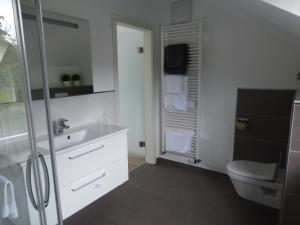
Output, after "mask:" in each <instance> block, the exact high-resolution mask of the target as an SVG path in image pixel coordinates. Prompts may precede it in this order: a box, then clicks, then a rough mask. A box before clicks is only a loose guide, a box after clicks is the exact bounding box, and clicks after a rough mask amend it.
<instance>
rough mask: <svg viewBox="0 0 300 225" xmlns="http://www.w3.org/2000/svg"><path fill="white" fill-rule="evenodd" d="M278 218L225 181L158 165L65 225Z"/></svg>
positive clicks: (221, 224)
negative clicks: (239, 193)
mask: <svg viewBox="0 0 300 225" xmlns="http://www.w3.org/2000/svg"><path fill="white" fill-rule="evenodd" d="M277 216H278V212H277V211H276V210H273V209H271V208H267V207H264V206H260V205H258V204H255V203H252V202H249V201H246V200H243V199H241V198H239V197H238V196H237V195H236V193H235V191H234V189H233V186H232V184H231V182H230V180H229V178H228V177H227V176H226V175H223V174H219V173H214V172H209V171H206V170H202V169H198V168H193V167H189V166H184V165H180V164H177V163H174V162H170V161H166V160H160V161H159V162H158V165H156V166H152V165H147V164H145V165H143V166H141V167H139V168H138V169H136V170H134V171H133V172H132V173H131V174H130V181H129V182H127V183H126V184H124V185H122V186H121V187H119V188H117V189H116V190H114V191H112V192H111V193H109V194H108V195H106V196H104V197H103V198H101V199H99V200H98V201H96V202H94V203H93V204H91V205H90V206H88V207H86V208H85V209H83V210H81V211H80V212H78V213H77V214H75V215H74V216H72V217H70V218H69V219H67V220H66V221H65V225H276V224H277Z"/></svg>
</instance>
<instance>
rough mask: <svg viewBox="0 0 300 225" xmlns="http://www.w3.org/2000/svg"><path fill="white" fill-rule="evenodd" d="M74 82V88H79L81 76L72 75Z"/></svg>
mask: <svg viewBox="0 0 300 225" xmlns="http://www.w3.org/2000/svg"><path fill="white" fill-rule="evenodd" d="M72 81H73V85H74V86H79V85H80V76H79V74H74V75H72Z"/></svg>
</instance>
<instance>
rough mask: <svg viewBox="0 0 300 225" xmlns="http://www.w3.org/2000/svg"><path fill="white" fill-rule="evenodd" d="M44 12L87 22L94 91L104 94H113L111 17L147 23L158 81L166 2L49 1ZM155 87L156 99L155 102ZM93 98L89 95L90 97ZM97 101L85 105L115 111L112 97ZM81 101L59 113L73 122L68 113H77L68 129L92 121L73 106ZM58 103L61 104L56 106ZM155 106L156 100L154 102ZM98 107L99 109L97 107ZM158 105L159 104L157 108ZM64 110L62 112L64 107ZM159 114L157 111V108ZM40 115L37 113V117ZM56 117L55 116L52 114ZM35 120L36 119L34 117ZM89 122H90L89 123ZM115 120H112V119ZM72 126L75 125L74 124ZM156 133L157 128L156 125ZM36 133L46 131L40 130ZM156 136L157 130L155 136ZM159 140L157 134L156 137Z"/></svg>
mask: <svg viewBox="0 0 300 225" xmlns="http://www.w3.org/2000/svg"><path fill="white" fill-rule="evenodd" d="M21 2H22V3H23V4H26V5H28V6H32V2H34V1H32V0H22V1H21ZM44 3H45V4H44V6H45V10H47V11H50V12H56V13H60V14H64V15H69V16H73V17H78V18H82V19H86V20H88V21H89V22H90V30H91V49H92V62H93V65H92V67H93V68H92V69H93V82H94V90H95V91H107V90H114V71H113V46H112V20H111V14H117V15H121V16H124V17H128V18H131V19H135V20H138V21H141V22H144V23H148V24H150V25H152V26H153V27H154V28H155V34H154V37H155V54H156V57H155V73H156V82H158V81H159V76H158V74H159V71H160V67H159V66H160V59H159V55H160V50H159V43H160V41H159V37H160V36H159V26H158V25H159V24H160V23H166V21H168V18H169V11H168V7H169V4H168V2H167V1H166V2H164V1H160V0H151V1H148V0H126V1H124V0H85V1H82V0H51V1H44ZM158 90H159V87H157V91H155V93H156V99H158V93H159V92H158ZM91 96H92V95H91ZM95 96H98V97H99V99H98V98H97V97H91V98H92V99H93V100H94V101H98V102H97V104H95V105H94V102H93V101H90V97H88V96H86V100H88V101H87V103H86V104H90V105H87V107H89V108H94V109H95V110H96V111H99V109H98V108H97V107H102V106H103V104H104V103H103V102H107V103H108V104H109V107H110V108H112V109H115V94H114V93H107V94H105V95H104V96H103V95H102V94H99V95H95ZM102 96H103V97H102ZM77 98H79V100H80V99H81V97H72V99H74V100H73V101H72V102H74V104H73V105H71V106H70V107H71V108H66V110H70V111H67V112H66V113H64V112H63V110H60V111H61V112H62V113H61V114H62V116H63V117H65V118H68V117H69V118H70V117H71V118H72V114H71V113H69V112H71V111H72V110H73V111H76V112H77V113H78V114H80V113H81V116H78V117H76V121H75V120H72V121H71V126H72V125H73V126H74V125H77V124H78V123H83V122H87V121H88V120H92V119H91V118H93V117H89V116H88V117H86V116H85V112H86V109H85V107H81V106H80V105H78V104H76V101H77V100H75V99H77ZM69 101H70V98H64V99H59V100H53V101H52V105H53V107H56V106H57V107H56V108H59V107H63V106H67V105H68V103H69ZM57 102H61V104H59V103H57ZM156 102H157V100H156ZM98 104H99V105H98ZM157 105H158V104H157ZM34 107H35V108H36V109H35V111H37V112H39V111H41V112H42V111H43V106H42V105H41V104H38V103H36V104H34ZM63 109H65V108H64V107H63ZM157 111H158V108H157ZM38 114H39V113H37V115H38ZM54 114H55V113H54ZM37 118H38V117H37ZM89 118H90V119H89ZM114 119H115V118H114ZM73 123H74V124H73ZM157 129H158V124H157ZM38 130H45V129H44V128H43V129H42V128H40V129H38ZM156 133H157V134H158V130H157V132H156ZM158 136H159V134H158Z"/></svg>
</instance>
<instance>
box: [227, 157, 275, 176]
mask: <svg viewBox="0 0 300 225" xmlns="http://www.w3.org/2000/svg"><path fill="white" fill-rule="evenodd" d="M276 169H277V164H276V163H259V162H252V161H244V160H238V161H232V162H230V163H228V165H227V170H228V171H229V172H232V173H235V174H237V175H240V176H243V177H249V178H253V179H257V180H267V181H271V180H274V179H275V175H276Z"/></svg>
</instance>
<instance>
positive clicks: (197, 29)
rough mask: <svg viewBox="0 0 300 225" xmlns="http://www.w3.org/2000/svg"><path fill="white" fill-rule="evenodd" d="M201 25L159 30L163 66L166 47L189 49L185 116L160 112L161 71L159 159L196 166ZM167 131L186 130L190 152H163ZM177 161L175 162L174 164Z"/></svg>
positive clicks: (190, 24) (164, 150) (176, 26)
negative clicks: (185, 46)
mask: <svg viewBox="0 0 300 225" xmlns="http://www.w3.org/2000/svg"><path fill="white" fill-rule="evenodd" d="M201 38H202V29H201V21H195V22H190V23H185V24H178V25H169V26H162V28H161V59H162V62H161V63H162V65H164V49H165V47H166V46H168V45H172V44H181V43H186V44H188V45H189V65H188V70H187V74H186V75H187V76H188V108H187V110H186V111H185V112H168V111H166V110H165V109H164V75H165V72H164V68H163V66H162V71H161V87H162V91H161V93H162V100H161V102H162V106H161V109H162V112H161V113H162V115H161V116H162V128H161V131H162V132H161V134H162V152H161V158H167V159H171V160H175V161H181V162H182V160H187V161H188V162H192V163H199V162H200V156H199V153H200V150H199V142H200V110H199V109H200V103H201V102H200V90H201V56H202V49H201ZM168 129H172V130H173V131H174V130H175V131H176V130H178V131H180V130H187V131H189V132H192V133H193V137H192V150H191V152H190V153H189V154H181V153H180V154H179V153H174V152H167V151H166V148H165V131H166V130H168ZM177 159H178V160H177Z"/></svg>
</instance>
